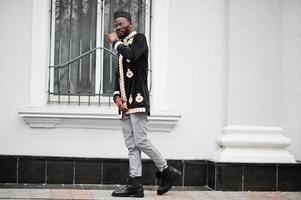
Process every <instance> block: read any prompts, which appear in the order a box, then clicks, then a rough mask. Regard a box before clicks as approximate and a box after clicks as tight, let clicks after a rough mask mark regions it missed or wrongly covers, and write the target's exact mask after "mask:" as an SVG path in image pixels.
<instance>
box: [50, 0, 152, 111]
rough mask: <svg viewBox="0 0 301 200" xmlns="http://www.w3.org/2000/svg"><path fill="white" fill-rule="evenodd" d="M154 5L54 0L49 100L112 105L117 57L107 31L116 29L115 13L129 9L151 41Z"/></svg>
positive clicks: (133, 0)
mask: <svg viewBox="0 0 301 200" xmlns="http://www.w3.org/2000/svg"><path fill="white" fill-rule="evenodd" d="M150 5H151V2H150V0H51V10H50V15H51V21H50V29H51V31H50V38H51V47H50V66H49V82H48V103H67V104H79V105H80V104H88V105H91V104H96V105H101V104H109V105H110V103H111V97H112V93H113V89H114V82H115V80H114V79H115V75H114V72H115V70H116V68H117V58H116V53H115V52H114V50H112V47H111V45H110V44H109V43H108V41H107V40H106V38H105V37H104V33H105V32H107V33H110V32H112V31H113V30H114V24H113V13H114V12H115V11H117V10H125V11H128V12H130V13H131V15H132V21H133V24H134V28H135V30H136V31H137V32H141V33H145V34H146V35H147V37H148V38H149V45H150V34H149V32H150V17H151V15H150V11H151V8H150ZM149 71H150V72H151V70H149ZM149 74H150V73H149ZM150 78H151V76H150ZM149 82H150V83H151V80H150V81H149ZM149 87H151V84H149Z"/></svg>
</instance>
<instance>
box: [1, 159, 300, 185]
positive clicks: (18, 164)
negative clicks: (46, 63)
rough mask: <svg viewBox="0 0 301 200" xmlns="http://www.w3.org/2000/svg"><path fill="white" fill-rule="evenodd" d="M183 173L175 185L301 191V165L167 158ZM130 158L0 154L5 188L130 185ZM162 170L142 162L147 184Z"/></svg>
mask: <svg viewBox="0 0 301 200" xmlns="http://www.w3.org/2000/svg"><path fill="white" fill-rule="evenodd" d="M168 163H169V165H170V166H173V167H175V168H177V169H178V170H180V171H181V172H182V177H181V178H180V179H179V180H178V181H177V182H176V183H175V186H176V188H189V187H193V188H198V187H209V188H211V189H213V190H220V191H301V163H297V164H275V163H271V164H248V163H214V162H211V161H207V160H168ZM128 171H129V166H128V160H127V159H110V158H69V157H40V156H8V155H0V187H21V188H22V187H29V186H33V185H37V186H36V187H56V186H60V187H62V186H63V187H88V186H90V187H92V186H93V187H99V186H103V185H116V184H126V180H127V177H128ZM156 171H157V169H156V167H155V165H154V163H153V162H152V161H151V160H143V184H144V185H145V186H149V187H153V186H156V185H158V180H157V179H156V177H155V173H156Z"/></svg>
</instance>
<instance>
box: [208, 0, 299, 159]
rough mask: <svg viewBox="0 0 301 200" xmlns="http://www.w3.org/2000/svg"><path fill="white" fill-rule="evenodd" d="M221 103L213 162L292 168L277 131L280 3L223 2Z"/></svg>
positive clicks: (285, 143) (256, 0)
mask: <svg viewBox="0 0 301 200" xmlns="http://www.w3.org/2000/svg"><path fill="white" fill-rule="evenodd" d="M226 20H227V22H228V50H227V51H228V63H227V67H228V74H227V75H226V76H227V79H226V83H225V84H226V85H227V86H228V88H227V92H226V95H227V98H226V99H227V102H226V108H227V109H226V113H225V123H224V127H223V133H222V135H221V136H220V137H219V138H218V139H217V143H218V145H219V148H218V150H217V151H216V152H215V153H214V155H213V160H214V161H216V162H259V163H293V162H295V158H294V156H293V155H291V154H290V153H289V152H288V151H287V149H286V147H287V146H288V145H289V144H290V143H291V141H290V139H289V138H288V137H286V136H285V130H283V128H282V127H281V115H282V77H281V74H282V73H281V67H282V66H281V55H282V41H281V40H282V0H265V1H262V0H252V1H249V0H229V6H228V19H226Z"/></svg>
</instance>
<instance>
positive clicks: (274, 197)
mask: <svg viewBox="0 0 301 200" xmlns="http://www.w3.org/2000/svg"><path fill="white" fill-rule="evenodd" d="M111 193H112V190H109V189H45V188H43V189H29V188H24V189H16V188H0V199H1V200H3V199H81V200H85V199H95V200H111V199H114V200H116V199H122V200H123V199H124V200H126V199H146V200H194V199H195V200H301V192H220V191H204V190H202V191H188V190H185V191H175V190H173V191H170V192H168V193H166V194H164V195H162V196H158V195H157V194H156V191H154V190H146V191H145V192H144V194H145V197H144V198H124V197H123V198H116V197H112V196H111Z"/></svg>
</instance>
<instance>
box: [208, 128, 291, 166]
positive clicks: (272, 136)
mask: <svg viewBox="0 0 301 200" xmlns="http://www.w3.org/2000/svg"><path fill="white" fill-rule="evenodd" d="M222 132H223V133H222V135H221V136H219V137H218V139H217V144H218V145H219V147H218V149H217V150H216V151H215V153H214V155H213V161H215V162H238V163H295V162H296V160H295V157H294V156H293V155H292V154H291V153H290V152H289V151H288V150H287V149H286V148H287V146H288V145H290V144H291V140H290V139H289V138H287V137H286V136H285V135H284V131H283V129H282V128H281V127H274V126H237V125H229V126H226V127H223V128H222Z"/></svg>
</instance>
